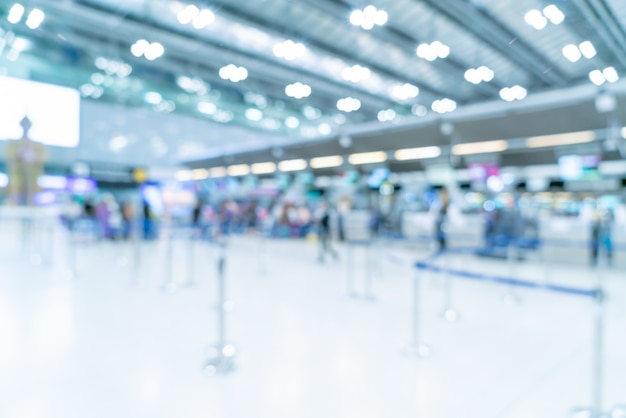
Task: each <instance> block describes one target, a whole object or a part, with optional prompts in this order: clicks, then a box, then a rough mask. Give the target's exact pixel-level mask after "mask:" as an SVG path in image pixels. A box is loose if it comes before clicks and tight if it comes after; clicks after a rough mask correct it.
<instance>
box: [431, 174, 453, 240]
mask: <svg viewBox="0 0 626 418" xmlns="http://www.w3.org/2000/svg"><path fill="white" fill-rule="evenodd" d="M439 198H440V205H439V207H438V208H437V212H436V214H435V228H434V230H435V241H436V242H437V246H438V248H437V250H438V252H443V251H446V250H447V248H448V242H447V239H446V232H445V226H446V222H447V220H448V210H449V207H450V196H449V195H448V189H446V188H445V186H444V187H442V188H441V191H440V193H439Z"/></svg>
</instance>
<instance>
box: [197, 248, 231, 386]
mask: <svg viewBox="0 0 626 418" xmlns="http://www.w3.org/2000/svg"><path fill="white" fill-rule="evenodd" d="M218 245H220V251H219V255H218V259H217V297H218V301H217V302H218V303H217V333H218V335H217V340H218V341H217V345H215V346H213V347H211V348H210V349H209V353H208V360H207V362H206V364H205V366H204V372H205V373H206V374H207V375H209V376H215V375H217V374H225V373H229V372H232V371H233V370H234V369H235V352H236V349H235V346H234V345H233V344H229V343H227V342H226V303H227V302H226V274H225V270H226V244H225V243H220V244H218Z"/></svg>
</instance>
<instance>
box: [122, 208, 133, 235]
mask: <svg viewBox="0 0 626 418" xmlns="http://www.w3.org/2000/svg"><path fill="white" fill-rule="evenodd" d="M121 213H122V238H123V239H125V240H127V239H130V237H131V235H132V232H133V205H132V204H131V203H130V202H124V203H123V204H122V210H121Z"/></svg>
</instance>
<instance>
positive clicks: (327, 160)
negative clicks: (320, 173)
mask: <svg viewBox="0 0 626 418" xmlns="http://www.w3.org/2000/svg"><path fill="white" fill-rule="evenodd" d="M342 164H343V157H342V156H340V155H329V156H328V157H316V158H312V159H311V168H331V167H339V166H341V165H342Z"/></svg>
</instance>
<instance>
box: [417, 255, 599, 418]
mask: <svg viewBox="0 0 626 418" xmlns="http://www.w3.org/2000/svg"><path fill="white" fill-rule="evenodd" d="M468 250H472V249H460V250H459V251H458V252H457V253H463V252H467V251H468ZM454 252H455V251H448V252H445V251H441V252H438V253H435V254H433V255H432V256H430V257H429V258H428V259H426V260H424V261H419V262H417V263H415V269H416V270H417V271H429V272H435V273H444V274H446V275H448V276H451V277H457V278H460V279H468V280H474V281H483V282H490V283H495V284H500V285H508V286H512V287H519V288H526V289H533V290H540V291H547V292H555V293H561V294H567V295H572V296H579V297H585V298H590V299H592V300H593V301H594V309H593V319H594V324H593V329H594V338H593V347H592V351H593V362H592V382H591V388H590V390H591V403H592V406H591V407H590V408H585V409H584V410H583V411H585V412H588V415H586V416H588V417H589V418H600V417H603V416H604V415H603V413H604V412H603V371H604V364H603V363H604V354H603V333H604V301H605V298H606V295H605V292H604V290H603V287H602V278H601V274H600V273H598V284H597V287H596V288H592V289H583V288H577V287H571V286H565V285H556V284H552V283H539V282H535V281H532V280H522V279H517V278H512V277H506V276H500V275H493V274H482V273H476V272H471V271H465V270H459V269H453V268H447V267H442V266H439V265H436V264H435V263H434V261H435V260H436V259H438V258H439V257H440V256H442V255H444V254H446V253H448V254H450V253H454ZM412 299H413V301H412V302H413V303H412V304H413V308H412V311H413V312H412V318H411V341H410V343H409V347H408V352H409V353H411V354H416V355H418V356H420V357H425V356H427V355H428V354H429V353H430V348H429V347H428V346H426V345H425V344H422V343H421V342H420V336H419V331H420V324H419V317H420V283H419V275H417V274H416V275H415V276H414V279H413V296H412Z"/></svg>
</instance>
